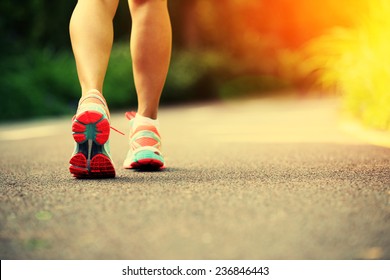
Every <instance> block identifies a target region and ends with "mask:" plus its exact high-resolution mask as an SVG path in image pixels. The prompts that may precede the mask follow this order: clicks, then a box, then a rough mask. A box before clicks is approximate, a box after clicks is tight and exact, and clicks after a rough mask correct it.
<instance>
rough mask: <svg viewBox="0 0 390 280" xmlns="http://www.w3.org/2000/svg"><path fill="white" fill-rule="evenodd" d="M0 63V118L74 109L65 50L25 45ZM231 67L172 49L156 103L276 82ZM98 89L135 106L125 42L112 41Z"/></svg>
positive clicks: (217, 58)
mask: <svg viewBox="0 0 390 280" xmlns="http://www.w3.org/2000/svg"><path fill="white" fill-rule="evenodd" d="M1 63H2V68H3V72H4V73H3V75H1V76H0V83H1V85H2V98H1V100H2V102H0V120H1V121H5V120H18V119H27V118H36V117H44V116H58V115H66V114H73V113H74V112H75V110H76V107H77V102H78V99H79V97H80V86H79V82H78V79H77V72H76V65H75V61H74V58H73V54H72V53H71V52H70V51H64V50H62V51H53V50H51V49H49V48H48V49H27V50H26V52H25V53H24V54H22V55H19V54H18V55H10V56H8V57H6V58H5V59H4V60H3V61H2V62H1ZM236 65H238V62H237V61H234V60H233V59H232V58H230V57H229V56H228V55H227V54H221V53H218V52H216V51H207V50H204V51H186V50H179V51H175V52H174V53H173V55H172V61H171V65H170V69H169V73H168V77H167V81H166V85H165V88H164V91H163V94H162V98H161V104H162V105H166V104H173V103H188V102H194V101H207V100H216V99H221V98H222V99H225V98H234V97H242V96H245V95H249V94H252V93H253V92H257V93H258V92H262V91H268V90H271V89H273V88H280V85H281V84H282V83H281V82H279V81H277V83H274V82H275V81H276V79H273V78H272V77H268V76H261V75H249V74H248V75H245V74H244V73H243V72H239V73H238V72H237V66H236ZM103 92H104V95H105V97H106V99H107V102H108V104H109V106H110V109H111V110H116V109H118V110H119V109H130V108H134V107H136V106H137V97H136V91H135V86H134V81H133V73H132V67H131V58H130V53H129V46H128V43H127V42H116V43H115V44H114V47H113V50H112V53H111V57H110V62H109V66H108V70H107V75H106V78H105V83H104V89H103Z"/></svg>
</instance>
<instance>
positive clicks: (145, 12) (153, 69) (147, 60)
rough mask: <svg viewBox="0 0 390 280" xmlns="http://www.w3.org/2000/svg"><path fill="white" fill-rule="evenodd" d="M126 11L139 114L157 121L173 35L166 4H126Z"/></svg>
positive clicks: (157, 0) (155, 0)
mask: <svg viewBox="0 0 390 280" xmlns="http://www.w3.org/2000/svg"><path fill="white" fill-rule="evenodd" d="M129 7H130V12H131V16H132V32H131V41H130V50H131V55H132V61H133V72H134V81H135V86H136V89H137V97H138V114H140V115H142V116H144V117H148V118H151V119H156V118H157V112H158V106H159V101H160V96H161V92H162V89H163V87H164V83H165V80H166V76H167V73H168V67H169V62H170V56H171V45H172V31H171V22H170V18H169V13H168V7H167V0H129Z"/></svg>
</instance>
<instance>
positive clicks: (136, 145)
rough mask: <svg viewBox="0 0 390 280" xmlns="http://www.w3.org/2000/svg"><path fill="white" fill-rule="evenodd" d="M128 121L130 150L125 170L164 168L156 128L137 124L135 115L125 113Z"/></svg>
mask: <svg viewBox="0 0 390 280" xmlns="http://www.w3.org/2000/svg"><path fill="white" fill-rule="evenodd" d="M125 115H126V118H127V119H128V120H129V121H130V122H129V123H130V143H129V145H130V148H129V151H128V153H127V156H126V159H125V161H124V163H123V167H124V168H126V169H137V170H150V171H155V170H159V169H162V168H164V157H163V155H162V153H161V138H160V134H159V132H158V130H157V128H156V127H155V126H154V125H152V124H150V123H147V122H142V121H141V122H137V125H136V126H135V125H134V123H135V120H136V113H135V112H127V113H126V114H125Z"/></svg>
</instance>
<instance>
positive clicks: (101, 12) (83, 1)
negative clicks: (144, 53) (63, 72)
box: [69, 0, 119, 102]
mask: <svg viewBox="0 0 390 280" xmlns="http://www.w3.org/2000/svg"><path fill="white" fill-rule="evenodd" d="M118 2H119V0H78V3H77V5H76V8H75V10H74V12H73V15H72V18H71V21H70V26H69V29H70V37H71V42H72V48H73V53H74V56H75V59H76V65H77V73H78V76H79V81H80V85H81V89H82V95H83V96H85V95H86V94H87V93H89V92H91V90H95V92H94V93H95V94H96V93H97V92H96V90H97V91H98V92H100V93H101V92H102V90H103V81H104V77H105V75H106V70H107V66H108V61H109V57H110V52H111V48H112V44H113V37H114V36H113V33H114V32H113V25H112V20H113V17H114V15H115V12H116V9H117V7H118ZM86 101H88V102H99V101H98V100H94V99H87V100H86Z"/></svg>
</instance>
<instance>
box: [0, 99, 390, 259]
mask: <svg viewBox="0 0 390 280" xmlns="http://www.w3.org/2000/svg"><path fill="white" fill-rule="evenodd" d="M122 115H123V114H114V115H113V118H112V120H113V126H115V127H116V128H118V129H121V130H126V122H125V120H124V118H123V117H122ZM160 119H161V122H162V134H163V140H164V152H165V154H166V159H167V162H168V168H167V169H166V170H165V171H163V172H147V173H141V172H133V171H126V170H122V169H121V168H120V167H121V164H122V160H123V159H124V156H125V153H126V151H127V139H126V138H125V137H123V136H121V135H119V134H117V133H115V132H113V133H112V138H111V139H112V140H111V144H112V153H113V157H114V161H115V164H116V165H117V169H118V171H117V173H118V174H117V175H118V176H117V178H116V179H110V180H76V179H73V178H72V177H71V176H70V175H69V174H68V170H67V168H68V163H67V160H68V159H69V157H70V154H71V151H72V148H73V143H72V138H71V136H70V120H69V119H68V118H66V119H59V120H48V121H42V122H31V123H21V124H16V125H8V126H4V125H3V126H1V127H0V129H1V130H0V153H1V158H0V164H1V169H0V180H1V183H0V185H1V188H0V190H1V192H0V202H1V204H0V257H1V259H372V258H374V259H375V258H383V259H389V258H390V172H389V168H390V150H389V149H387V148H382V147H377V146H372V145H369V144H366V143H364V142H361V141H359V140H358V139H355V137H354V136H353V135H349V134H347V133H345V132H343V131H342V130H340V129H339V122H338V120H339V119H338V105H337V102H336V101H335V100H328V99H325V100H298V101H297V100H295V101H294V100H283V99H282V100H276V99H265V100H252V101H240V102H231V103H217V104H208V105H199V106H195V105H193V106H187V107H177V108H169V109H168V108H166V109H163V110H161V114H160Z"/></svg>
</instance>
